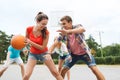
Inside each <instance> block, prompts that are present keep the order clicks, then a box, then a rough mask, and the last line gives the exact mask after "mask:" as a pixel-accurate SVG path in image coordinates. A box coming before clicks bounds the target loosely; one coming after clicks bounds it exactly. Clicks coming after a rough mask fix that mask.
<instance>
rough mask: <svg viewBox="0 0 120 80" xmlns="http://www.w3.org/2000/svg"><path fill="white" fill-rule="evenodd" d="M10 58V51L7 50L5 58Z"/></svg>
mask: <svg viewBox="0 0 120 80" xmlns="http://www.w3.org/2000/svg"><path fill="white" fill-rule="evenodd" d="M9 59H10V52H9V51H8V52H7V56H6V60H7V61H8V60H9Z"/></svg>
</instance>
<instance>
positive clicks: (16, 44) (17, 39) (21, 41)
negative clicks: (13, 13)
mask: <svg viewBox="0 0 120 80" xmlns="http://www.w3.org/2000/svg"><path fill="white" fill-rule="evenodd" d="M11 45H12V47H13V48H15V49H17V50H21V49H22V48H24V47H25V37H24V36H23V35H15V36H13V37H12V39H11Z"/></svg>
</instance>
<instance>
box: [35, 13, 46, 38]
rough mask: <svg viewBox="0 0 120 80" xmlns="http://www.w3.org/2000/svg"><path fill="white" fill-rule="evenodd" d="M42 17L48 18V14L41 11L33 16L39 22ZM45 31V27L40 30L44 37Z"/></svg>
mask: <svg viewBox="0 0 120 80" xmlns="http://www.w3.org/2000/svg"><path fill="white" fill-rule="evenodd" d="M43 19H47V20H48V16H47V15H46V14H44V13H43V12H39V13H38V14H37V16H36V17H35V20H36V21H37V22H40V21H42V20H43ZM46 31H47V27H45V28H44V29H43V30H41V33H42V37H43V38H44V39H45V38H46V34H47V33H46Z"/></svg>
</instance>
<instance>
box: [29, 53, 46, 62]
mask: <svg viewBox="0 0 120 80" xmlns="http://www.w3.org/2000/svg"><path fill="white" fill-rule="evenodd" d="M46 54H47V52H45V53H42V54H33V53H31V52H30V53H29V55H28V59H33V60H40V61H42V62H44V61H45V60H46V59H45V57H44V56H45V55H46Z"/></svg>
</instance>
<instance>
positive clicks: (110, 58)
mask: <svg viewBox="0 0 120 80" xmlns="http://www.w3.org/2000/svg"><path fill="white" fill-rule="evenodd" d="M105 64H115V57H114V56H107V57H105Z"/></svg>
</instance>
